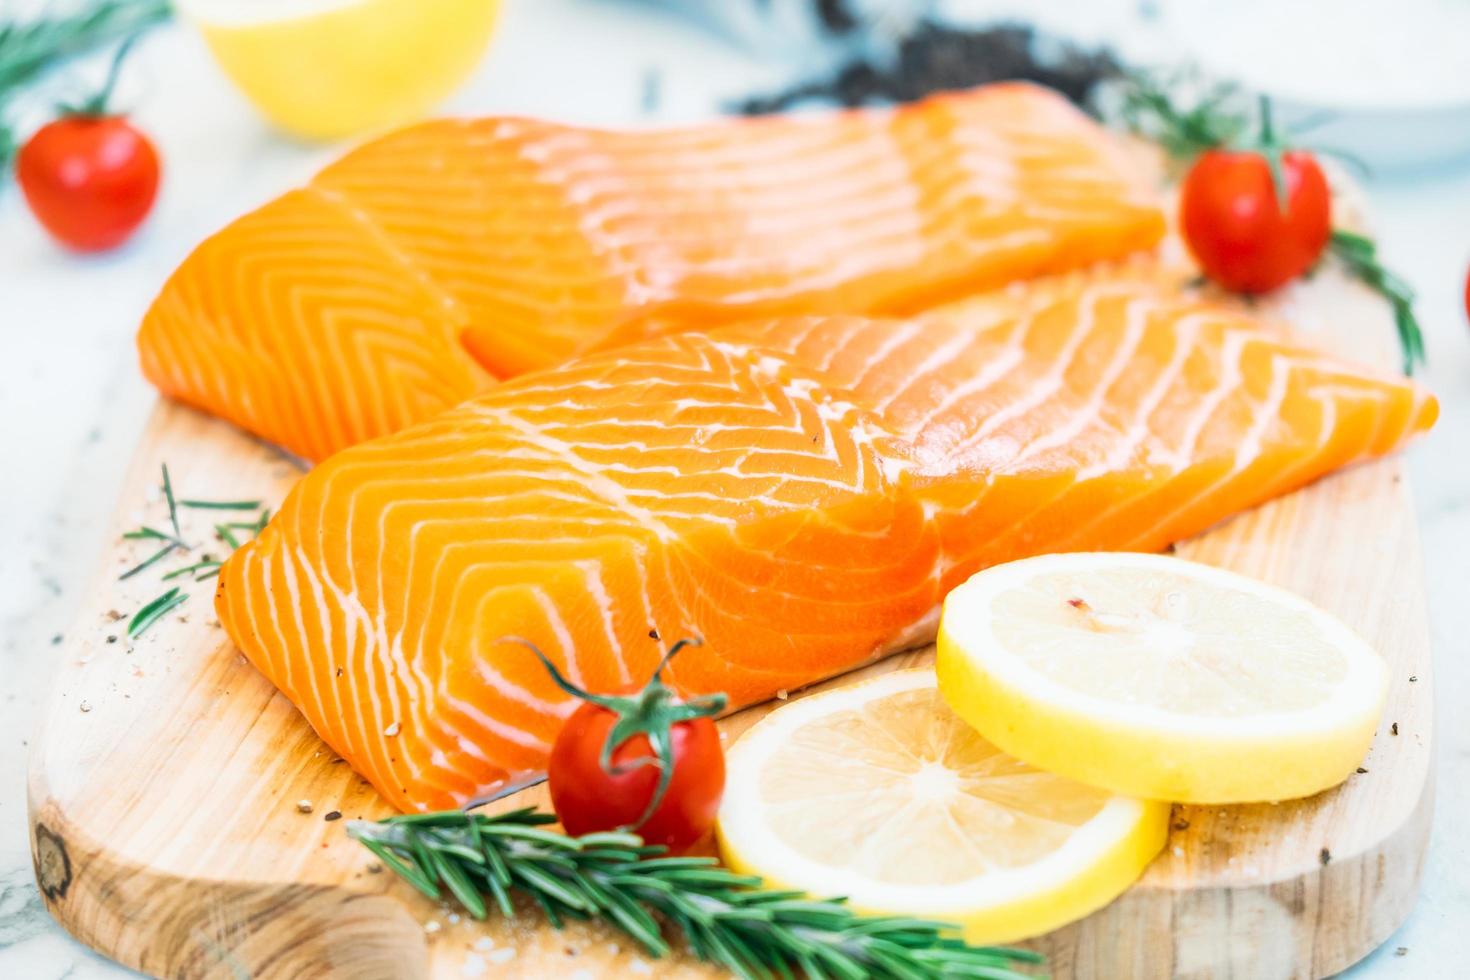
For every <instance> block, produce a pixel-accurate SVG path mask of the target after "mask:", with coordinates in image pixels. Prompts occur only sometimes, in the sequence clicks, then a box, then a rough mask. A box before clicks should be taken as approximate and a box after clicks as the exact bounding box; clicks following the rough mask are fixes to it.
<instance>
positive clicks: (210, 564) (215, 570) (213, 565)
mask: <svg viewBox="0 0 1470 980" xmlns="http://www.w3.org/2000/svg"><path fill="white" fill-rule="evenodd" d="M219 566H220V563H219V562H217V561H215V560H214V559H213V558H206V559H204V560H203V561H198V562H195V563H194V564H192V565H186V566H184V567H183V568H176V569H174V570H173V571H171V572H169V573H168V574H167V575H165V576H164V577H163V581H165V582H167V581H168V580H169V579H175V578H179V577H180V576H182V575H189V574H191V573H193V572H201V571H206V570H212V571H211V574H216V575H217V574H219ZM207 577H208V576H204V575H196V576H195V578H194V581H196V582H198V581H202V580H203V579H204V578H207Z"/></svg>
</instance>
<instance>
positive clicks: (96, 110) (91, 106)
mask: <svg viewBox="0 0 1470 980" xmlns="http://www.w3.org/2000/svg"><path fill="white" fill-rule="evenodd" d="M141 36H142V34H141V32H140V33H137V34H132V35H129V36H128V37H126V38H124V39H123V42H122V43H121V44H119V45H118V46H117V52H116V53H115V54H114V55H113V56H112V64H110V65H108V67H107V78H106V79H105V80H104V81H103V83H102V88H101V90H99V91H98V92H97V93H96V94H95V95H93V96H92V97H91V98H89V99H87V101H85V102H83V103H82V104H81V105H79V106H76V107H74V108H68V107H65V106H63V107H62V110H61V111H62V114H63V115H68V116H105V115H107V114H108V112H107V105H108V103H109V102H110V101H111V100H112V92H113V89H115V88H117V80H118V77H119V76H120V75H121V73H122V63H123V59H124V58H126V57H127V56H128V52H129V51H130V50H132V47H133V44H134V42H136V41H137V40H138V38H139V37H141Z"/></svg>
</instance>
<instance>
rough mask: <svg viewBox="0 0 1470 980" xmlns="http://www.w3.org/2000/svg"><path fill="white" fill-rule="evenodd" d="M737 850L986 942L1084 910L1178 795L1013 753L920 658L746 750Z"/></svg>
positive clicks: (735, 820) (736, 763) (802, 883)
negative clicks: (1109, 784) (1132, 793)
mask: <svg viewBox="0 0 1470 980" xmlns="http://www.w3.org/2000/svg"><path fill="white" fill-rule="evenodd" d="M726 772H727V775H726V784H725V797H724V803H723V804H722V805H721V808H720V817H719V824H718V835H719V840H720V850H721V852H722V854H723V855H724V859H725V862H726V863H727V864H729V865H730V866H731V867H733V868H736V869H737V870H739V871H742V872H744V873H748V874H756V875H760V876H761V877H762V878H764V879H765V880H766V882H767V883H768V884H769V885H771V886H773V887H778V888H793V889H798V890H800V891H804V892H807V893H808V894H811V895H816V896H830V895H843V896H846V897H847V898H848V900H849V901H850V902H851V904H852V906H853V907H854V908H856V909H859V910H862V911H865V912H872V913H886V914H893V915H904V916H918V917H923V918H931V919H943V920H946V921H949V922H954V923H956V924H958V925H960V926H961V927H962V928H963V931H964V935H965V938H966V939H967V940H969V941H970V942H972V943H996V942H1010V941H1012V940H1016V939H1022V938H1024V937H1026V936H1032V935H1037V934H1039V933H1043V932H1046V931H1048V930H1051V929H1054V928H1057V927H1058V926H1061V925H1064V924H1065V923H1067V922H1070V921H1072V920H1073V919H1077V918H1081V917H1082V916H1084V915H1086V914H1087V913H1088V912H1091V911H1092V910H1094V909H1096V908H1099V907H1101V906H1103V905H1105V904H1107V903H1108V902H1109V901H1111V900H1112V899H1113V898H1114V897H1115V896H1117V895H1118V893H1119V892H1121V891H1123V890H1124V889H1125V888H1127V887H1128V885H1129V884H1131V883H1132V882H1133V881H1134V880H1135V879H1136V878H1137V877H1138V876H1139V874H1141V873H1142V871H1143V869H1144V868H1145V867H1146V866H1147V865H1148V863H1149V861H1151V860H1152V859H1153V857H1154V855H1156V854H1157V853H1158V852H1159V850H1160V849H1161V848H1162V847H1163V846H1164V839H1165V837H1166V836H1167V834H1168V819H1169V807H1168V806H1167V805H1165V804H1161V803H1147V802H1143V801H1140V800H1132V799H1126V798H1123V797H1119V796H1112V795H1110V794H1108V793H1104V792H1100V791H1098V790H1096V789H1092V788H1090V787H1087V786H1082V785H1080V784H1078V783H1075V782H1072V781H1071V780H1069V779H1064V778H1062V777H1060V776H1053V775H1051V774H1050V773H1046V772H1041V771H1039V770H1037V769H1033V768H1032V767H1030V766H1028V765H1026V764H1025V763H1024V762H1018V761H1017V760H1015V759H1012V758H1010V757H1008V756H1006V755H1003V754H1002V753H1001V752H1000V751H999V750H997V749H996V748H995V747H994V746H992V745H991V744H989V743H988V742H986V741H985V740H984V739H983V738H981V737H980V736H979V735H977V734H976V733H975V731H974V729H973V728H971V727H970V726H969V725H967V724H966V723H965V722H964V721H962V720H961V719H960V718H958V717H957V716H956V715H955V714H954V713H953V712H952V711H950V710H949V708H948V707H947V706H946V705H945V703H944V700H943V699H942V698H941V697H940V694H939V691H938V689H937V687H936V685H935V677H934V672H933V671H932V670H905V671H896V672H894V673H891V674H887V675H884V676H883V677H880V678H877V679H876V680H872V681H868V682H865V683H861V684H855V685H852V686H850V687H843V688H837V689H835V690H832V691H828V692H826V693H823V694H816V695H812V696H810V697H807V698H804V699H802V700H799V701H793V702H791V703H790V704H788V705H786V706H784V707H782V708H780V709H778V710H776V711H774V712H772V713H771V714H769V715H767V716H766V717H765V718H764V719H762V720H761V721H760V722H759V723H757V724H756V725H755V726H754V727H753V728H751V730H750V731H749V732H747V733H746V734H745V735H744V736H743V737H742V738H741V739H740V741H739V742H737V743H736V744H735V746H734V747H733V748H732V749H731V750H730V752H729V756H728V759H727V763H726Z"/></svg>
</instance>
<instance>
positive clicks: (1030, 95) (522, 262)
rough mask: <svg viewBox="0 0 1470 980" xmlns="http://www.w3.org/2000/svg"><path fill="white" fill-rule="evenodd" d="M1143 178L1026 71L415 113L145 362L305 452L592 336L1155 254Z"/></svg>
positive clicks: (169, 318)
mask: <svg viewBox="0 0 1470 980" xmlns="http://www.w3.org/2000/svg"><path fill="white" fill-rule="evenodd" d="M1147 171H1148V168H1147V167H1143V166H1140V164H1139V161H1138V160H1137V159H1136V158H1135V157H1132V156H1130V155H1129V154H1128V153H1126V152H1125V151H1124V150H1123V149H1121V148H1120V146H1119V145H1118V144H1116V143H1115V142H1114V140H1113V138H1112V137H1111V136H1110V135H1108V134H1107V133H1106V132H1104V131H1103V130H1102V129H1101V128H1100V127H1098V126H1097V125H1096V124H1094V123H1093V122H1092V121H1091V120H1089V119H1087V118H1086V117H1085V116H1083V115H1082V114H1081V113H1080V112H1078V111H1077V110H1076V109H1074V108H1072V107H1071V106H1070V105H1069V104H1067V103H1066V102H1065V101H1064V100H1063V99H1062V98H1061V97H1060V96H1058V95H1056V94H1054V93H1051V92H1048V91H1047V90H1044V89H1040V88H1035V87H1032V86H1028V85H1020V84H1010V85H996V86H989V87H984V88H979V89H975V90H972V91H969V92H964V93H958V94H952V95H946V96H941V97H936V98H932V99H929V100H927V101H924V102H920V103H916V104H913V105H908V106H904V107H902V108H898V109H892V110H855V111H849V112H841V113H835V114H827V115H821V116H814V117H806V118H780V117H770V118H763V119H751V120H733V121H726V122H722V123H716V124H710V125H704V126H697V127H692V128H685V129H674V130H664V131H648V132H603V131H596V130H588V129H579V128H575V127H571V126H565V125H558V124H555V123H550V122H542V121H536V120H530V119H515V118H493V119H478V120H444V121H438V122H430V123H425V124H423V125H419V126H414V127H412V128H409V129H405V130H402V131H400V132H397V133H394V134H391V135H389V136H386V137H384V138H382V139H379V140H377V141H376V142H373V143H370V144H368V145H366V146H364V147H362V148H360V149H358V150H356V151H354V152H352V153H349V154H348V155H347V156H346V157H345V158H344V159H342V160H341V161H340V162H338V163H336V164H334V165H332V166H330V167H328V168H327V169H326V170H325V171H323V172H322V173H320V174H319V175H317V177H316V178H315V179H313V180H312V181H311V182H310V183H309V184H308V185H307V186H306V187H305V188H303V189H301V190H295V191H292V192H290V193H288V194H286V195H284V196H283V197H280V198H278V199H277V200H275V201H272V202H271V203H269V204H267V205H266V206H264V207H263V208H261V209H260V210H258V211H255V212H253V213H251V214H248V215H246V216H245V217H243V218H240V219H239V220H238V221H236V222H234V223H233V224H231V225H229V226H228V227H226V228H225V229H224V230H223V231H221V232H219V233H218V234H216V235H214V236H213V237H212V238H210V239H208V240H207V241H205V242H204V243H203V244H201V245H200V246H199V247H198V248H197V249H196V250H195V251H194V253H193V254H192V255H190V256H189V258H188V259H187V260H186V261H185V262H184V263H183V265H182V266H180V268H179V269H178V270H177V271H176V272H175V273H174V274H173V276H172V277H171V278H170V279H169V280H168V282H167V284H165V286H164V287H163V290H162V292H161V294H160V295H159V297H158V298H157V299H156V300H155V302H154V303H153V306H152V308H151V309H150V310H149V311H148V314H147V316H146V317H145V319H144V321H143V325H142V328H141V331H140V332H139V335H138V347H139V351H140V354H141V358H142V365H143V373H144V374H145V375H146V376H147V377H148V378H149V380H151V381H152V382H153V383H154V384H155V385H157V386H158V388H159V390H161V391H162V392H163V393H164V394H166V395H169V396H171V397H173V398H177V399H179V400H181V401H184V402H187V403H188V404H191V405H193V406H195V407H198V408H201V409H204V410H205V411H208V412H212V413H214V414H216V415H220V416H222V417H224V418H226V419H229V420H231V421H233V422H235V423H237V424H239V425H241V426H243V427H244V428H246V429H248V430H250V431H251V432H254V433H256V434H257V435H260V436H262V437H264V438H266V439H268V440H270V441H272V442H274V443H277V444H278V445H281V446H284V447H285V448H287V449H289V450H291V451H293V452H295V453H297V454H299V455H301V456H305V457H307V458H309V459H323V458H325V457H326V456H328V455H330V454H331V453H333V452H335V451H337V450H339V449H342V448H344V447H346V446H350V445H352V444H354V443H357V442H360V441H362V440H364V439H367V438H371V437H374V436H379V435H384V434H386V433H390V432H395V431H397V430H398V429H401V428H403V427H404V426H406V425H409V424H411V423H413V422H416V421H419V420H422V419H426V418H429V417H431V416H433V415H434V414H436V413H437V412H439V411H441V410H443V409H445V408H448V407H449V406H451V405H454V404H456V403H458V402H460V401H462V400H464V399H465V398H467V397H469V396H470V395H473V394H475V393H476V392H478V391H481V390H483V389H484V388H486V387H487V386H488V385H489V384H490V383H491V382H492V381H493V379H495V378H507V377H511V376H514V375H517V374H520V373H521V372H523V371H526V370H530V369H539V368H543V367H547V366H550V365H554V364H558V363H561V362H562V361H564V360H566V359H567V358H569V357H571V356H573V355H574V354H577V353H579V352H583V351H586V350H589V349H592V348H597V347H606V346H609V345H613V344H616V343H621V342H626V341H629V340H636V339H639V338H641V337H645V336H649V335H654V334H659V333H664V332H669V331H675V330H681V329H689V328H700V329H703V328H707V327H710V326H713V325H717V324H720V323H728V322H733V321H736V320H742V319H750V318H753V317H758V316H768V315H784V314H791V313H884V314H908V313H912V312H914V311H917V310H920V309H923V308H925V307H928V306H930V305H933V304H935V303H937V302H941V301H943V300H946V299H950V298H954V297H957V296H960V295H964V294H967V293H971V292H975V291H977V290H980V289H985V288H988V287H992V286H995V285H997V284H1000V283H1005V282H1010V281H1013V280H1016V279H1020V278H1024V277H1028V276H1032V275H1036V274H1040V273H1045V272H1053V271H1060V270H1064V269H1070V268H1075V267H1077V266H1080V265H1085V264H1087V263H1090V262H1093V261H1096V260H1100V259H1106V258H1111V257H1115V256H1119V255H1123V254H1126V253H1129V252H1133V251H1136V250H1139V249H1146V248H1149V247H1151V246H1153V245H1154V244H1155V243H1156V242H1157V241H1158V240H1159V238H1160V237H1161V235H1162V234H1163V230H1164V222H1163V218H1162V216H1161V214H1160V212H1159V210H1158V209H1157V207H1156V206H1155V202H1154V200H1153V195H1152V192H1151V190H1149V189H1148V188H1149V187H1150V186H1151V184H1152V181H1151V180H1150V176H1151V175H1150V174H1149V173H1148V172H1147Z"/></svg>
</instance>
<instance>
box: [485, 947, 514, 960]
mask: <svg viewBox="0 0 1470 980" xmlns="http://www.w3.org/2000/svg"><path fill="white" fill-rule="evenodd" d="M515 958H516V951H515V949H514V948H512V947H510V946H506V947H504V948H503V949H497V950H495V951H494V952H492V953H488V954H486V956H485V959H487V960H489V961H490V962H491V963H509V962H510V961H511V960H513V959H515Z"/></svg>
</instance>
